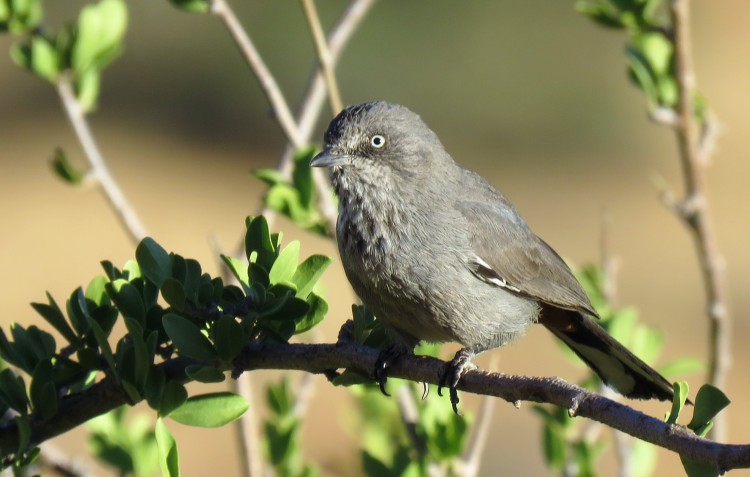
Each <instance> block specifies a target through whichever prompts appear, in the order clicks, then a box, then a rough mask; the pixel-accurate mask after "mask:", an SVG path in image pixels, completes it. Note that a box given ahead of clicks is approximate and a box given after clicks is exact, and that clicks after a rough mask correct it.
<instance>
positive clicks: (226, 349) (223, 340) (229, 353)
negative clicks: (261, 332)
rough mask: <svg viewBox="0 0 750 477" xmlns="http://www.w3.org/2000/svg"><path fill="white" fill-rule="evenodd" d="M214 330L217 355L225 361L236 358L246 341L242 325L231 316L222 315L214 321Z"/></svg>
mask: <svg viewBox="0 0 750 477" xmlns="http://www.w3.org/2000/svg"><path fill="white" fill-rule="evenodd" d="M214 332H215V334H216V338H215V343H216V352H217V353H218V354H219V357H220V358H221V359H222V360H224V361H227V362H229V361H231V360H233V359H234V358H236V357H237V355H238V354H239V353H240V351H242V347H243V346H245V342H246V340H245V334H244V332H243V331H242V325H240V324H239V323H237V320H235V319H234V317H233V316H227V315H224V316H222V317H221V318H219V319H218V320H217V321H216V325H215V326H214Z"/></svg>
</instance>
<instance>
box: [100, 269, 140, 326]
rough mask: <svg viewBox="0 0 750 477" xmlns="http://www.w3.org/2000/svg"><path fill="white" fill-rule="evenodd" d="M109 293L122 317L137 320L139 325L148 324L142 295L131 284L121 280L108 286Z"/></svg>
mask: <svg viewBox="0 0 750 477" xmlns="http://www.w3.org/2000/svg"><path fill="white" fill-rule="evenodd" d="M106 289H107V293H109V297H110V298H111V299H112V301H113V302H114V304H115V306H117V309H118V310H120V313H122V316H124V317H127V318H133V319H135V320H136V321H137V322H138V324H140V325H141V326H145V324H146V307H145V305H144V304H143V299H142V298H141V293H140V292H139V291H138V289H137V288H136V287H135V286H133V285H132V284H131V283H130V282H128V281H127V280H125V279H122V278H119V279H117V280H115V281H113V282H109V283H107V284H106Z"/></svg>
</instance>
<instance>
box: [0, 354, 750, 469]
mask: <svg viewBox="0 0 750 477" xmlns="http://www.w3.org/2000/svg"><path fill="white" fill-rule="evenodd" d="M378 353H379V351H378V350H376V349H372V348H367V347H364V346H360V345H355V344H348V343H338V344H268V345H260V344H250V345H248V346H247V347H246V348H245V349H244V350H243V352H242V353H241V355H240V356H239V357H238V358H237V359H235V361H234V366H235V368H236V369H241V370H245V371H252V370H256V369H296V370H300V371H307V372H310V373H326V372H329V371H330V370H335V369H342V368H348V369H353V370H356V371H358V372H361V373H370V372H371V371H372V369H373V368H374V366H375V361H376V360H377V357H378ZM190 364H196V362H195V361H193V360H190V359H186V358H174V359H171V360H169V361H167V362H165V363H162V364H161V365H159V367H160V368H161V369H162V370H163V371H164V374H165V376H166V377H167V379H181V380H186V379H187V378H186V377H185V368H186V367H187V366H189V365H190ZM203 364H207V363H203ZM444 366H445V362H444V361H441V360H439V359H436V358H431V357H427V356H403V357H402V358H401V359H400V360H399V361H398V362H396V363H395V364H394V365H393V366H392V368H391V369H390V370H389V374H390V375H391V376H392V377H394V378H403V379H408V380H411V381H415V382H427V383H432V384H436V383H437V381H438V377H439V376H440V372H441V371H442V370H443V368H444ZM458 389H459V390H461V391H464V392H471V393H475V394H483V395H487V396H495V397H499V398H501V399H504V400H506V401H508V402H510V403H516V402H517V401H533V402H542V403H549V404H553V405H555V406H559V407H562V408H564V409H568V410H569V413H570V414H571V415H574V416H579V417H587V418H589V419H593V420H596V421H599V422H601V423H603V424H606V425H607V426H610V427H612V428H615V429H619V430H621V431H623V432H625V433H627V434H630V435H632V436H634V437H637V438H639V439H642V440H644V441H647V442H651V443H652V444H655V445H657V446H660V447H663V448H665V449H668V450H671V451H673V452H677V453H679V454H681V455H683V456H685V457H686V458H688V459H690V460H692V461H695V462H701V463H707V464H711V465H715V466H717V468H718V469H719V470H720V471H727V470H731V469H735V468H750V445H732V444H720V443H718V442H714V441H711V440H708V439H705V438H702V437H698V436H696V435H695V434H693V433H692V432H690V431H688V430H686V429H685V428H683V427H681V426H677V425H673V424H667V423H665V422H663V421H661V420H660V419H657V418H655V417H651V416H647V415H645V414H643V413H641V412H640V411H637V410H635V409H633V408H630V407H628V406H626V405H624V404H620V403H617V402H615V401H612V400H611V399H608V398H606V397H604V396H601V395H598V394H596V393H593V392H591V391H588V390H586V389H583V388H581V387H578V386H575V385H573V384H570V383H567V382H565V381H563V380H562V379H560V378H540V377H527V376H513V375H505V374H495V373H487V372H484V371H481V370H478V369H477V370H471V371H468V372H467V373H466V374H465V375H464V376H463V377H462V378H461V381H460V383H459V385H458ZM126 401H127V398H126V395H125V393H124V391H122V389H120V387H119V386H118V385H117V383H116V382H115V381H114V380H113V379H111V378H105V379H104V380H102V381H101V382H99V383H97V384H95V385H94V386H92V387H91V388H89V389H87V390H86V391H83V392H81V393H78V394H74V395H70V396H67V397H65V398H63V400H62V401H61V402H60V406H59V411H58V413H57V414H56V415H55V416H54V417H52V418H50V419H49V420H47V421H43V420H42V419H40V418H34V416H32V420H31V426H30V427H31V442H32V443H35V444H37V443H40V442H43V441H45V440H47V439H50V438H52V437H54V436H56V435H59V434H61V433H63V432H66V431H68V430H70V429H72V428H74V427H76V426H78V425H80V424H82V423H83V422H85V421H87V420H89V419H91V418H92V417H95V416H98V415H100V414H103V413H105V412H108V411H110V410H112V409H114V408H116V407H117V406H120V405H122V404H125V403H126ZM17 446H18V430H17V429H16V426H15V422H10V423H8V424H6V425H5V426H3V427H1V428H0V452H2V453H3V455H10V454H12V453H13V452H15V450H16V449H17Z"/></svg>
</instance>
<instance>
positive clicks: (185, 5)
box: [169, 0, 211, 13]
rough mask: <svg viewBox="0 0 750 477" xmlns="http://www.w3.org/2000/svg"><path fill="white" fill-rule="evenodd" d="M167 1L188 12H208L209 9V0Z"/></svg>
mask: <svg viewBox="0 0 750 477" xmlns="http://www.w3.org/2000/svg"><path fill="white" fill-rule="evenodd" d="M169 3H171V4H172V5H174V6H175V7H177V8H179V9H180V10H182V11H185V12H189V13H208V12H210V11H211V2H210V0H169Z"/></svg>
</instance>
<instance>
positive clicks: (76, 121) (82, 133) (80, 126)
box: [57, 75, 148, 243]
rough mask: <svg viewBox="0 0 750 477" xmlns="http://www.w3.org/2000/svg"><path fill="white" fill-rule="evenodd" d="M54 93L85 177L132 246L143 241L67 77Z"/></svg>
mask: <svg viewBox="0 0 750 477" xmlns="http://www.w3.org/2000/svg"><path fill="white" fill-rule="evenodd" d="M57 93H58V95H59V96H60V99H61V100H62V103H63V108H64V109H65V113H66V114H67V115H68V120H70V123H71V124H72V125H73V130H74V131H75V133H76V136H77V137H78V141H79V142H80V143H81V147H82V148H83V152H84V154H85V156H86V159H87V160H88V162H89V165H90V166H91V172H90V174H89V177H93V178H94V179H96V181H97V183H98V184H99V186H100V187H101V190H102V192H104V195H105V197H106V198H107V200H108V201H109V204H110V205H111V206H112V208H113V209H114V211H115V213H116V215H117V217H118V218H119V219H120V222H121V223H122V225H123V227H125V230H126V231H127V232H128V234H129V235H130V238H131V239H132V240H133V242H135V243H138V242H140V241H141V239H142V238H143V237H145V236H146V235H148V233H147V232H146V227H145V226H144V225H143V223H142V222H141V220H140V218H139V217H138V214H136V213H135V210H134V209H133V207H132V206H131V205H130V203H129V202H128V200H127V199H126V198H125V194H123V192H122V189H120V186H119V185H118V184H117V181H115V178H114V177H113V176H112V174H111V173H110V171H109V168H108V167H107V163H106V161H105V160H104V157H103V156H102V153H101V151H99V147H98V146H97V145H96V141H95V140H94V135H93V134H92V133H91V128H89V124H88V121H86V114H85V112H84V110H83V107H82V106H81V103H79V102H78V99H77V98H76V95H75V92H74V91H73V86H72V84H71V83H70V77H69V76H68V75H63V76H62V77H61V78H60V80H59V81H58V83H57Z"/></svg>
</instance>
